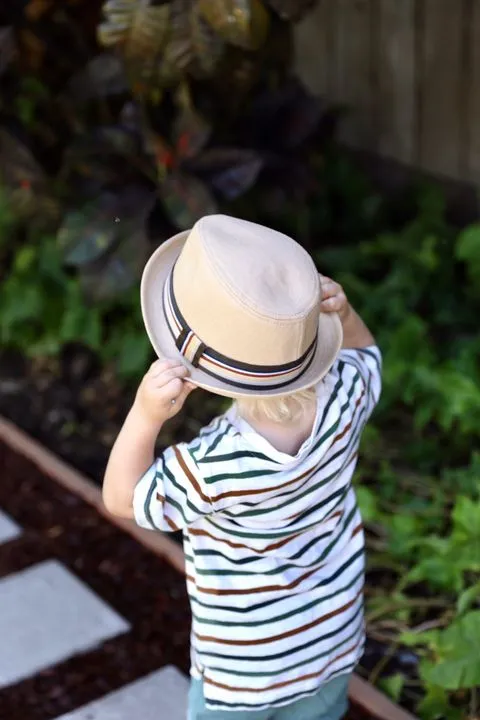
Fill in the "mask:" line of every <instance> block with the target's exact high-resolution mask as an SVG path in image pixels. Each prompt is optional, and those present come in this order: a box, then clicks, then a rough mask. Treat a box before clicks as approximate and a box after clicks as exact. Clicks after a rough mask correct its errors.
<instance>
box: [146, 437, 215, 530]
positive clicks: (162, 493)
mask: <svg viewBox="0 0 480 720" xmlns="http://www.w3.org/2000/svg"><path fill="white" fill-rule="evenodd" d="M133 511H134V515H135V520H136V522H137V524H138V525H140V527H143V528H147V529H149V530H161V531H164V532H174V531H177V530H181V529H183V528H184V527H186V526H187V525H190V524H192V523H194V522H195V521H196V520H198V518H199V517H201V516H203V515H209V514H211V513H213V512H214V509H213V505H212V501H211V499H210V496H209V492H208V488H207V484H206V482H205V480H204V479H203V478H202V475H201V473H200V472H199V468H198V465H197V463H196V461H195V459H194V457H193V453H192V452H191V451H190V449H189V446H188V445H187V444H185V443H181V444H179V445H174V446H172V447H169V448H167V449H166V450H165V451H164V452H163V453H162V455H161V456H160V457H159V458H157V460H155V462H154V463H153V465H152V466H151V467H150V468H149V469H148V470H147V472H146V473H145V475H144V476H143V477H142V478H141V479H140V481H139V482H138V484H137V486H136V488H135V492H134V496H133Z"/></svg>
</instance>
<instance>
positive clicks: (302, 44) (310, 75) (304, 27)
mask: <svg viewBox="0 0 480 720" xmlns="http://www.w3.org/2000/svg"><path fill="white" fill-rule="evenodd" d="M330 10H331V6H330V5H329V4H328V3H327V2H325V0H321V2H319V3H318V5H316V6H315V8H314V9H313V10H312V12H311V13H309V14H308V15H307V16H306V17H305V18H304V19H303V20H302V21H301V22H300V23H299V24H298V25H297V26H296V28H295V68H296V71H297V73H298V74H299V75H300V77H301V78H302V80H303V81H304V82H305V83H306V85H307V86H308V87H309V88H310V90H311V91H312V92H314V93H315V94H317V95H322V96H324V95H327V94H328V95H329V96H330V98H331V95H332V92H333V88H332V87H331V83H330V81H329V78H330V75H331V70H332V66H333V62H334V52H332V51H333V43H332V39H333V33H332V27H331V20H332V13H331V11H330Z"/></svg>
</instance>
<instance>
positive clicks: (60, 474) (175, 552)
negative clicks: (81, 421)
mask: <svg viewBox="0 0 480 720" xmlns="http://www.w3.org/2000/svg"><path fill="white" fill-rule="evenodd" d="M0 440H2V441H3V442H4V443H5V444H6V445H8V446H9V447H10V448H12V450H15V451H16V452H18V453H19V454H20V455H23V456H24V457H26V458H27V459H28V460H30V461H31V462H33V463H34V464H35V465H37V467H39V468H40V470H42V471H43V472H44V473H45V474H46V475H48V477H50V478H51V479H52V480H55V482H57V483H59V484H60V485H62V486H63V487H64V488H66V489H67V490H69V491H70V492H71V493H73V494H74V495H77V496H78V497H80V498H82V500H84V501H85V502H86V503H88V504H89V505H91V506H93V507H94V508H95V509H96V510H97V512H99V513H100V514H101V515H102V516H103V517H104V518H106V519H107V520H108V521H109V522H111V523H112V524H113V525H115V526H116V527H118V528H119V529H120V530H123V531H124V532H126V533H128V534H129V535H131V536H132V537H133V538H135V540H138V542H140V543H141V544H142V545H143V546H144V547H146V548H147V549H148V550H150V551H151V552H153V553H155V554H156V555H159V556H160V557H162V558H164V559H165V560H166V561H167V562H169V563H170V565H172V566H173V567H174V568H175V569H176V570H178V571H179V572H180V573H182V574H183V573H184V572H185V561H184V556H183V550H182V548H181V547H180V545H179V544H178V543H176V542H175V541H174V540H171V539H170V538H169V537H168V536H167V535H162V534H161V533H153V532H149V531H148V530H143V529H142V528H139V527H138V526H137V525H135V523H134V522H132V521H130V520H123V519H121V518H116V517H113V516H112V515H111V514H110V513H109V512H108V511H107V509H106V508H105V506H104V504H103V500H102V493H101V490H100V488H99V487H97V485H95V484H94V483H93V482H92V481H91V480H90V479H89V478H87V477H86V476H85V475H82V474H81V473H80V472H78V471H77V470H75V469H74V468H73V467H71V466H70V465H69V464H68V463H66V462H64V461H63V460H60V458H58V457H57V456H56V455H55V454H54V453H52V452H51V451H50V450H47V449H46V448H45V447H44V446H43V445H41V443H39V442H37V441H36V440H34V439H33V438H31V437H30V436H29V435H27V434H26V433H25V432H23V430H20V429H19V428H17V427H16V426H15V425H14V424H13V423H11V422H10V421H9V420H6V419H5V418H2V417H1V416H0ZM350 698H351V700H353V702H354V703H355V704H356V705H359V706H360V707H361V708H363V709H364V710H366V711H367V712H369V713H370V714H371V715H374V716H375V717H376V718H378V720H417V718H415V717H414V716H413V715H411V714H410V713H409V712H407V711H406V710H403V709H402V708H401V707H399V706H398V705H396V704H395V703H393V702H392V701H391V700H389V698H388V697H387V696H386V695H384V694H383V693H382V692H380V691H379V690H377V689H376V688H374V687H373V686H372V685H370V683H368V682H367V681H366V680H363V679H362V678H361V677H359V676H358V675H356V674H354V675H353V678H352V681H351V683H350Z"/></svg>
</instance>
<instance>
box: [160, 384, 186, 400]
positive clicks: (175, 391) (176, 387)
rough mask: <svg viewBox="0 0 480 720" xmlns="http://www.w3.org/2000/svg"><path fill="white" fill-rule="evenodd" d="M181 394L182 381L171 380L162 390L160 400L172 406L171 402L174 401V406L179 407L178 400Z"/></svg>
mask: <svg viewBox="0 0 480 720" xmlns="http://www.w3.org/2000/svg"><path fill="white" fill-rule="evenodd" d="M182 392H183V380H181V379H180V378H172V379H171V380H170V381H169V382H168V383H167V384H166V385H164V387H163V388H162V399H163V401H164V402H165V403H170V404H172V400H175V404H177V403H178V405H180V398H181V395H182Z"/></svg>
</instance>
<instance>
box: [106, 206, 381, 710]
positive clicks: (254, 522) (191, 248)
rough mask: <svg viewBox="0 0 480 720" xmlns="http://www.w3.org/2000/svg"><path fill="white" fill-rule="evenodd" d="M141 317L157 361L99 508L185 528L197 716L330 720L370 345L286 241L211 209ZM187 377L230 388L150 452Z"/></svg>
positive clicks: (352, 634) (155, 269) (351, 619)
mask: <svg viewBox="0 0 480 720" xmlns="http://www.w3.org/2000/svg"><path fill="white" fill-rule="evenodd" d="M141 297H142V311H143V316H144V320H145V324H146V328H147V331H148V334H149V337H150V339H151V342H152V344H153V346H154V348H155V350H156V352H157V354H158V355H159V356H160V357H162V358H168V359H162V360H159V361H157V362H155V363H154V364H153V365H152V367H151V368H150V370H149V371H148V372H147V374H146V375H145V377H144V379H143V380H142V383H141V384H140V387H139V389H138V392H137V396H136V399H135V402H134V404H133V407H132V409H131V410H130V413H129V415H128V417H127V419H126V421H125V424H124V426H123V428H122V430H121V432H120V434H119V436H118V439H117V441H116V443H115V445H114V447H113V450H112V453H111V456H110V460H109V463H108V467H107V471H106V474H105V482H104V490H103V494H104V500H105V504H106V506H107V508H108V509H109V510H110V511H111V512H112V513H114V514H116V515H119V516H122V517H132V518H133V517H134V518H135V519H136V521H137V522H138V524H139V525H141V526H142V527H145V528H150V529H152V530H159V531H169V530H179V529H183V531H184V547H185V559H186V572H187V588H188V593H189V596H190V601H191V607H192V616H193V620H192V643H191V644H192V647H191V674H192V684H191V691H190V700H189V719H190V720H233V719H234V718H237V719H238V720H240V718H249V719H250V720H287V719H288V720H295V719H296V718H297V719H298V720H314V719H315V720H339V718H341V717H342V716H343V714H344V713H345V711H346V708H347V689H348V681H349V677H350V675H351V673H352V671H353V669H354V667H355V664H356V663H357V662H358V660H359V658H360V656H361V654H362V649H363V643H364V628H363V611H362V590H363V582H364V578H363V573H364V557H363V556H364V540H363V532H362V523H361V519H360V515H359V511H358V508H357V504H356V499H355V493H354V490H353V488H352V484H351V480H352V475H353V472H354V469H355V464H356V458H357V452H358V445H359V440H360V435H361V433H362V430H363V427H364V426H365V423H366V421H367V419H368V417H369V416H370V414H371V412H372V410H373V408H374V406H375V404H376V402H377V400H378V396H379V393H380V353H379V350H378V348H377V347H375V344H374V339H373V337H372V335H371V334H370V332H369V330H368V329H367V328H366V326H365V325H364V324H363V322H362V321H361V319H360V318H359V316H358V315H357V314H356V313H355V312H354V310H353V309H352V308H351V307H350V306H349V304H348V302H347V300H346V298H345V295H344V293H343V291H342V288H341V287H340V285H338V284H337V283H335V282H333V281H332V280H330V279H329V278H326V277H321V278H319V275H318V273H317V271H316V269H315V265H314V263H313V261H312V260H311V258H310V256H309V255H308V254H307V253H306V252H305V250H303V248H302V247H300V246H299V245H298V244H297V243H295V242H294V241H293V240H291V239H290V238H288V237H286V236H284V235H282V234H280V233H277V232H275V231H273V230H269V229H267V228H265V227H262V226H260V225H256V224H253V223H249V222H245V221H242V220H236V219H234V218H229V217H226V216H219V215H217V216H209V217H205V218H203V219H202V220H200V221H199V222H198V223H197V224H196V225H195V227H194V228H193V229H192V230H191V231H189V232H184V233H180V234H179V235H177V236H175V237H174V238H172V239H171V240H169V241H168V242H166V243H165V244H163V245H162V246H161V247H160V248H158V250H157V251H156V252H155V253H154V254H153V256H152V258H151V259H150V261H149V263H148V264H147V267H146V269H145V272H144V276H143V279H142V288H141ZM197 386H200V387H203V388H206V389H207V390H209V391H210V392H213V393H216V394H219V395H224V396H227V397H231V398H234V399H235V402H234V403H233V405H232V406H231V408H230V409H229V410H228V411H227V412H226V413H225V414H223V415H221V416H220V417H218V418H216V419H215V420H213V421H212V422H211V423H210V425H209V426H208V427H205V428H204V429H203V430H201V432H200V434H199V436H198V437H197V438H195V440H193V441H192V442H190V443H180V444H178V445H176V446H173V447H170V448H167V449H166V450H165V451H164V452H163V453H162V454H161V456H160V457H159V458H157V459H156V460H154V446H155V441H156V438H157V435H158V433H159V432H160V429H161V427H162V425H163V423H164V422H165V421H166V420H168V419H169V418H171V417H172V416H173V415H175V414H176V413H177V412H178V411H179V410H180V408H181V407H182V405H183V403H184V401H185V399H186V397H187V395H188V394H189V393H190V392H191V390H192V389H193V388H195V387H197Z"/></svg>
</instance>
